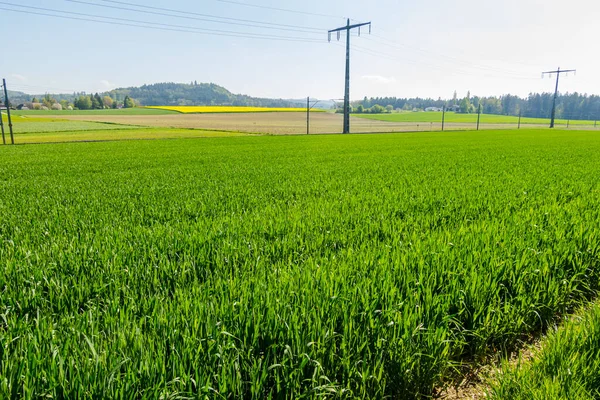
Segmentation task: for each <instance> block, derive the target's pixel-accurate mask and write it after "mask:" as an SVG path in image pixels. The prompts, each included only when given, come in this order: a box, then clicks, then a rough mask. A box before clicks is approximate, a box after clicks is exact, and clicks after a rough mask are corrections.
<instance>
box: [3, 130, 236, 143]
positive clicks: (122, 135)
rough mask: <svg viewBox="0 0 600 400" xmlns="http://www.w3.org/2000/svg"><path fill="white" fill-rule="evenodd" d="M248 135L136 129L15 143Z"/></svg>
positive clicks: (28, 137)
mask: <svg viewBox="0 0 600 400" xmlns="http://www.w3.org/2000/svg"><path fill="white" fill-rule="evenodd" d="M246 135H247V134H246V133H241V132H227V131H211V130H203V129H178V128H135V127H132V128H131V129H101V130H85V131H66V132H40V133H27V134H24V135H20V134H16V135H15V143H17V144H28V143H64V142H94V141H114V140H147V139H190V138H206V137H234V136H246Z"/></svg>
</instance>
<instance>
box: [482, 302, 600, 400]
mask: <svg viewBox="0 0 600 400" xmlns="http://www.w3.org/2000/svg"><path fill="white" fill-rule="evenodd" d="M491 398H493V399H498V400H500V399H512V400H529V399H540V400H542V399H557V400H591V399H599V398H600V306H598V305H594V306H592V307H591V308H590V309H589V310H586V311H583V312H582V313H581V314H579V315H575V316H573V317H570V318H569V319H567V320H566V321H564V322H563V324H562V325H561V326H560V327H559V328H558V329H556V330H555V331H552V332H551V333H550V334H549V336H548V337H547V338H546V339H545V340H544V341H543V342H542V343H541V349H539V350H536V351H535V352H534V359H533V360H532V361H530V362H529V361H525V362H524V363H522V364H521V363H519V364H517V365H515V366H511V365H510V364H507V365H506V366H505V367H504V368H503V370H502V372H501V373H500V374H499V375H498V377H497V382H495V383H494V384H493V387H492V390H491Z"/></svg>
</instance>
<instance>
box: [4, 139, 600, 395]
mask: <svg viewBox="0 0 600 400" xmlns="http://www.w3.org/2000/svg"><path fill="white" fill-rule="evenodd" d="M599 151H600V136H598V135H596V134H594V133H589V132H588V133H585V132H577V131H571V132H561V131H534V130H526V131H525V130H524V131H520V132H517V131H485V132H478V133H473V132H467V133H464V132H462V133H459V132H453V133H421V134H401V135H343V136H342V135H339V136H318V137H317V136H294V137H240V138H214V139H201V140H169V141H139V142H114V143H82V144H60V145H44V146H4V147H3V146H0V159H1V160H2V173H1V175H0V288H1V293H0V295H1V303H0V316H1V318H0V342H1V346H0V377H1V378H0V397H13V398H40V397H44V396H52V397H62V398H123V399H125V398H127V399H129V398H148V399H153V398H159V397H163V398H176V397H204V396H206V397H208V398H256V399H263V398H314V397H317V396H329V397H338V398H357V397H360V398H382V397H384V396H390V397H394V398H411V397H418V396H422V395H430V394H432V392H433V391H434V389H435V388H436V387H439V386H440V385H442V384H443V382H444V380H445V379H448V378H449V377H450V376H451V375H452V374H454V373H455V369H454V367H455V366H456V365H457V364H458V363H460V362H461V361H462V360H465V359H471V358H472V357H473V356H477V355H482V354H488V353H490V352H492V351H494V350H495V349H501V348H504V347H510V346H513V345H514V344H515V343H517V342H518V341H519V340H520V338H522V336H523V335H524V334H527V333H528V332H531V331H536V330H538V329H540V327H542V326H544V325H546V324H547V323H548V322H549V321H552V320H553V318H554V317H555V316H556V315H557V314H559V313H564V312H566V311H568V310H571V309H572V308H573V307H575V306H577V305H579V304H581V303H583V302H585V301H586V299H588V298H589V297H591V296H593V295H595V294H596V291H597V286H598V285H597V282H598V278H599V277H600V271H599V270H598V267H599V258H598V257H599V245H600V242H599V234H600V211H599V210H600V200H599V199H600V183H599V180H598V176H599V174H600V159H598V157H597V154H598V152H599Z"/></svg>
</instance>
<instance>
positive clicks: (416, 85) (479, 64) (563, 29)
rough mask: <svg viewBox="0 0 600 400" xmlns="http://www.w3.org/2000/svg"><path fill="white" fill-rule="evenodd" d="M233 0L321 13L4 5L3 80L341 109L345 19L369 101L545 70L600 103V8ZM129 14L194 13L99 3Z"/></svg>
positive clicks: (40, 2)
mask: <svg viewBox="0 0 600 400" xmlns="http://www.w3.org/2000/svg"><path fill="white" fill-rule="evenodd" d="M232 1H234V2H237V3H245V4H250V5H253V6H265V7H276V8H285V9H290V10H296V11H301V12H306V13H315V14H319V15H310V14H302V13H293V12H286V11H278V10H273V9H267V8H259V7H251V6H244V5H241V4H234V3H232V2H225V1H220V0H202V1H191V0H171V1H164V0H143V1H142V0H119V1H108V0H80V1H79V0H77V1H67V0H52V1H48V0H19V1H17V0H12V1H11V0H7V1H0V8H3V9H0V26H1V27H2V31H3V32H4V33H6V32H7V31H8V32H10V40H9V41H8V42H3V45H2V47H3V49H2V55H0V77H6V78H7V80H8V84H9V88H10V89H14V90H21V91H25V92H29V93H40V92H72V91H75V90H77V91H79V90H85V91H88V92H92V91H94V92H95V91H103V90H107V89H112V88H115V87H121V86H137V85H142V84H144V83H155V82H166V81H173V82H186V83H187V82H190V81H192V80H197V81H198V82H214V83H217V84H219V85H222V86H225V87H226V88H227V89H229V90H231V91H233V92H235V93H243V94H249V95H252V96H262V97H277V98H279V97H283V98H301V97H306V96H309V95H310V96H312V97H318V98H322V99H330V98H336V99H339V98H341V97H343V90H344V82H343V78H344V46H343V43H344V37H342V40H341V41H340V42H339V43H338V42H337V40H336V39H337V38H336V37H335V36H334V37H333V38H332V42H331V43H328V41H327V32H326V31H327V29H332V28H336V27H338V26H341V25H343V24H345V20H344V18H345V17H349V18H352V19H353V20H356V21H372V23H373V27H372V28H373V30H372V35H368V32H367V30H365V31H363V32H362V33H363V35H362V36H361V37H360V38H359V37H352V44H353V46H356V47H355V48H354V49H353V50H352V67H351V72H352V87H351V95H352V98H353V99H360V98H362V97H363V96H365V95H366V96H398V97H413V96H421V97H435V98H437V97H443V98H450V97H452V93H453V91H454V90H456V91H457V92H458V94H459V96H464V94H466V92H467V91H468V90H470V91H471V93H472V94H474V95H500V94H504V93H509V92H510V93H512V94H518V95H527V93H529V92H541V91H552V90H553V89H554V81H551V80H549V79H548V78H546V79H544V80H542V79H541V72H542V71H544V70H548V69H556V68H557V67H559V66H560V67H562V68H577V70H578V71H577V75H576V76H573V75H570V76H568V77H565V79H563V80H562V81H561V82H562V83H561V91H563V92H566V91H570V92H573V91H579V92H583V93H594V94H600V75H599V74H598V73H597V71H600V56H598V51H597V48H596V47H597V45H596V41H597V38H598V37H600V29H599V26H600V24H599V23H598V18H599V17H600V2H598V1H594V0H572V1H570V2H564V1H557V0H546V1H539V0H503V1H488V0H455V1H439V0H429V1H411V2H408V1H398V0H380V1H365V0H363V1H357V0H327V1H323V0H304V1H295V0H294V1H286V2H283V1H275V0H232ZM82 3H88V4H82ZM9 4H13V5H9ZM17 4H18V5H20V6H24V7H19V6H16V5H17ZM94 4H96V5H94ZM127 4H143V5H146V6H150V7H160V8H168V9H175V10H181V11H184V12H186V13H185V14H184V13H179V14H175V15H179V16H181V17H184V18H175V17H168V16H163V15H155V14H150V13H148V12H158V13H166V11H159V10H155V9H154V10H153V9H149V8H137V9H138V10H141V11H146V13H143V12H134V11H128V10H123V9H115V8H107V7H101V6H97V5H103V6H108V7H121V8H132V6H131V5H127ZM33 7H37V8H38V9H33ZM40 8H44V9H53V10H63V11H68V12H71V13H80V14H89V15H99V16H107V17H112V18H121V19H123V20H120V22H121V23H125V24H132V23H133V24H139V23H134V22H127V21H124V20H126V19H130V20H136V21H146V22H152V23H160V24H165V25H170V26H165V25H163V28H168V29H178V30H186V31H189V30H193V28H203V29H208V30H212V31H214V30H221V31H228V32H238V34H239V35H241V36H247V34H254V35H275V36H279V37H281V36H283V37H287V38H289V37H294V38H300V39H301V40H303V41H299V42H296V41H276V40H264V39H257V38H245V37H232V36H225V35H224V34H213V35H206V34H199V33H190V32H180V31H168V30H154V29H146V28H139V27H132V26H123V25H112V24H102V23H96V22H91V21H82V20H69V19H60V18H53V17H49V16H45V15H35V14H32V13H41V14H56V15H67V14H60V13H57V12H54V11H48V10H41V9H40ZM133 8H135V7H133ZM6 9H13V10H21V11H25V12H26V13H18V12H12V11H7V10H6ZM193 13H196V14H193ZM198 14H205V15H213V16H217V17H228V18H235V19H237V20H238V21H233V20H221V21H226V22H236V23H241V24H249V25H260V26H262V27H258V28H257V27H255V26H252V27H250V26H240V25H233V24H226V23H215V22H208V21H200V20H198V19H213V20H214V19H215V18H210V17H206V16H200V15H198ZM67 16H69V17H77V18H83V19H98V18H96V17H89V16H83V15H79V16H77V15H72V14H71V15H67ZM239 20H247V21H258V22H263V23H266V24H257V23H255V22H242V21H239ZM106 21H112V22H119V20H114V19H111V20H108V19H106ZM274 24H279V25H274ZM282 25H286V26H282ZM175 26H178V27H175ZM291 26H293V27H291ZM182 27H184V28H182ZM267 27H268V28H267ZM298 27H300V28H298ZM269 28H285V29H287V30H279V29H269ZM305 40H308V41H305ZM8 55H10V57H9V56H8Z"/></svg>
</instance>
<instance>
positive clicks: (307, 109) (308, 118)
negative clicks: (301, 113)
mask: <svg viewBox="0 0 600 400" xmlns="http://www.w3.org/2000/svg"><path fill="white" fill-rule="evenodd" d="M319 101H320V100H317V101H315V102H314V104H313V105H312V106H311V105H310V97H307V98H306V134H307V135H308V134H309V133H310V110H312V109H313V107H314V106H316V105H317V104H319Z"/></svg>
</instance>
